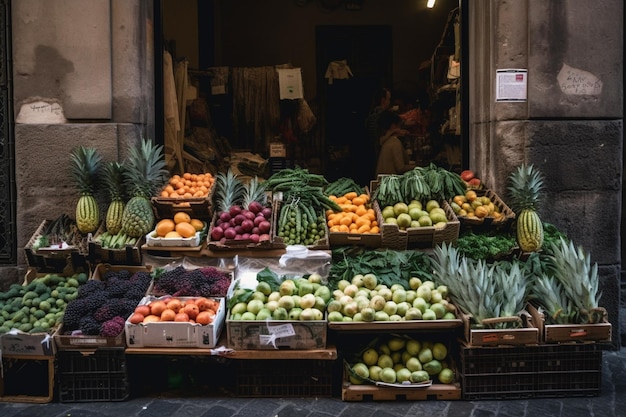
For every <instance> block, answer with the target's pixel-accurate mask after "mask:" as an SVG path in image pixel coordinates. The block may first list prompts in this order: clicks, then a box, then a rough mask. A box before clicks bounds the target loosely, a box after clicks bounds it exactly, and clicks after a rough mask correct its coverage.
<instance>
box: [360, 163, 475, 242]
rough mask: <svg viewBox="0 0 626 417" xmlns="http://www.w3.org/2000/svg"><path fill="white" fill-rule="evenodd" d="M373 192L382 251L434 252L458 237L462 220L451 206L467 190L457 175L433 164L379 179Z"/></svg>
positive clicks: (371, 185) (374, 185)
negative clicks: (386, 249)
mask: <svg viewBox="0 0 626 417" xmlns="http://www.w3.org/2000/svg"><path fill="white" fill-rule="evenodd" d="M370 189H371V190H372V191H371V192H372V198H373V199H374V204H375V205H378V207H377V216H378V220H379V224H380V225H381V230H382V246H383V247H388V248H392V249H415V248H431V247H434V246H436V245H438V244H440V243H442V242H454V241H455V240H456V239H457V237H458V236H459V230H460V223H459V220H458V219H457V217H456V214H455V213H454V211H453V210H452V208H451V207H450V205H449V204H448V200H449V199H451V198H452V197H453V196H454V195H456V194H457V193H458V192H460V190H465V183H464V182H463V181H462V180H461V178H460V177H459V175H458V174H456V173H453V172H450V171H447V170H445V169H443V168H439V167H436V166H434V165H432V164H431V165H430V166H428V167H416V168H414V169H412V170H410V171H407V172H406V173H404V174H402V175H380V176H379V177H378V179H377V180H376V181H372V182H371V183H370Z"/></svg>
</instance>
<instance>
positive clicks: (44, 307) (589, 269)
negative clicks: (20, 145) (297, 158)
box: [0, 143, 611, 402]
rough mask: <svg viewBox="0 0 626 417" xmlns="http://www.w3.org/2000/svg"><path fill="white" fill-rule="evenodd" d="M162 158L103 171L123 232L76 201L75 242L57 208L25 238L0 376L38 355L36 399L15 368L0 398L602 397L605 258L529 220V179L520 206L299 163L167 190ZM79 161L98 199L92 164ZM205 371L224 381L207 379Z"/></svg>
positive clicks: (454, 186)
mask: <svg viewBox="0 0 626 417" xmlns="http://www.w3.org/2000/svg"><path fill="white" fill-rule="evenodd" d="M158 153H159V149H158V147H157V148H152V147H150V145H148V144H146V143H142V144H141V147H140V148H138V149H136V150H135V151H133V152H131V155H132V157H133V158H134V159H133V161H134V162H132V163H129V164H128V165H129V167H128V168H127V170H126V171H124V170H122V169H121V168H120V166H117V165H110V166H109V167H108V170H107V171H106V172H109V174H107V177H106V178H108V179H107V187H108V190H109V195H110V198H111V203H112V204H113V202H117V201H119V199H118V197H119V195H120V192H119V187H120V186H121V184H123V180H122V178H126V179H127V181H129V182H130V183H131V184H133V187H130V189H131V190H133V195H134V196H133V197H132V199H131V200H133V199H134V200H135V201H134V203H132V204H131V202H130V200H129V201H128V202H127V203H126V207H125V208H124V209H123V210H121V213H118V214H120V215H121V218H120V219H119V225H120V226H119V229H118V228H117V227H116V226H114V224H115V222H114V221H113V218H112V217H113V215H114V212H115V211H118V212H119V211H120V208H119V207H116V206H113V208H112V209H111V210H112V211H111V213H110V215H111V218H109V214H107V216H106V217H107V218H106V221H103V222H96V224H95V225H94V224H93V223H94V222H93V221H92V220H93V219H91V217H93V216H94V213H95V212H96V211H97V210H96V208H94V206H92V205H91V201H89V199H83V198H82V197H81V199H80V200H79V202H78V203H77V212H76V229H77V230H78V232H76V230H75V229H74V228H73V227H72V231H73V234H72V235H71V237H70V238H68V237H67V236H68V235H65V234H63V233H62V227H61V226H60V225H62V224H64V222H66V221H67V219H66V217H67V216H66V215H65V217H62V218H61V217H60V219H57V220H53V221H46V222H45V223H44V224H42V226H41V227H40V228H39V229H38V230H37V231H35V234H34V235H33V237H32V239H31V241H30V242H29V245H28V246H27V248H25V250H26V251H27V253H30V255H31V256H30V257H29V258H28V259H29V262H30V261H31V259H32V260H33V262H35V261H37V262H36V263H33V264H32V265H29V266H30V267H31V268H30V270H29V273H28V274H27V276H26V277H25V280H24V282H23V283H20V284H14V285H12V286H11V288H9V289H8V290H7V291H6V292H4V293H0V301H1V302H2V307H3V310H2V316H1V317H2V323H0V324H1V325H2V327H0V342H1V343H2V360H3V368H4V369H6V370H11V369H16V368H15V367H14V366H13V364H14V361H16V360H20V361H27V362H33V363H35V362H36V363H37V364H40V363H41V361H43V365H44V369H43V370H44V372H47V374H46V377H45V378H43V379H46V382H47V383H48V385H47V390H44V391H45V392H42V390H41V389H40V390H39V391H38V392H36V393H35V392H29V391H28V387H23V389H24V390H25V392H21V393H16V392H13V391H14V390H13V388H14V387H16V386H17V384H16V383H15V382H14V379H15V378H20V376H19V375H17V376H16V375H13V374H12V373H11V372H8V373H6V374H5V375H4V376H3V377H2V378H0V401H31V402H49V401H52V400H53V397H54V398H58V399H59V400H60V401H64V402H80V401H123V400H125V399H127V398H129V396H131V395H132V394H131V393H133V394H135V395H142V394H145V392H138V391H137V389H144V390H145V389H149V388H153V389H174V388H176V387H180V386H181V384H185V383H186V384H194V383H196V384H197V385H198V387H199V388H200V389H205V390H209V389H211V390H214V391H212V392H217V393H218V394H221V395H223V394H224V393H227V394H228V395H236V396H296V395H298V396H341V398H342V399H343V400H344V401H365V400H379V401H387V400H398V399H402V400H430V399H440V400H455V399H466V400H475V399H506V398H537V397H541V396H562V395H571V396H593V395H598V393H599V390H600V379H601V378H600V377H601V364H602V361H601V359H602V349H603V346H604V344H605V343H608V342H610V338H611V324H610V322H609V321H608V318H607V317H606V311H605V310H604V309H603V308H602V307H601V306H599V305H598V304H597V303H598V298H599V295H598V293H597V285H598V283H597V266H594V265H591V264H590V262H589V256H588V255H586V254H585V253H584V252H583V251H582V249H581V248H578V247H576V246H575V245H574V244H573V242H571V241H569V240H567V238H566V237H565V236H564V235H563V234H562V233H560V232H558V230H556V228H555V227H553V226H551V225H550V224H548V223H542V222H541V220H540V219H539V218H538V215H537V213H536V212H535V211H534V209H533V207H535V205H536V204H537V202H538V199H539V191H540V190H541V176H540V174H539V173H538V172H537V171H536V170H533V169H532V167H520V168H519V169H518V170H517V171H516V172H514V173H513V174H512V176H511V184H512V185H511V189H510V196H511V199H510V203H511V206H512V207H513V209H511V208H509V206H508V205H507V204H506V203H505V202H504V198H502V197H501V196H498V195H496V194H495V193H494V192H493V191H492V190H489V189H484V188H476V187H477V186H478V185H477V184H480V186H482V183H481V182H480V181H479V180H478V181H473V182H472V183H470V182H469V181H466V180H468V179H473V177H472V178H470V177H469V175H468V173H467V172H464V177H465V179H466V180H464V179H463V178H462V177H461V176H459V175H458V174H455V173H452V172H449V171H446V170H444V169H442V168H438V167H435V166H433V165H431V166H429V167H420V168H416V169H415V170H413V171H412V172H410V173H407V174H405V175H402V176H379V177H378V178H376V179H375V180H373V181H372V182H371V184H370V187H369V188H367V187H360V186H359V185H357V184H356V183H354V181H352V180H351V179H348V178H341V179H339V180H337V181H335V182H333V183H329V182H328V181H326V180H325V179H324V178H323V177H322V176H320V175H316V174H311V173H309V172H308V171H307V170H304V169H300V168H295V169H285V170H282V171H279V172H277V173H275V174H273V175H272V176H271V177H270V178H268V179H267V180H265V181H258V179H256V178H255V179H252V180H248V181H243V180H242V179H240V178H238V177H237V176H236V175H234V174H233V173H232V172H230V171H229V172H226V173H218V174H217V175H215V176H210V175H209V174H189V173H185V174H184V175H182V176H179V175H176V176H172V177H169V180H167V181H163V180H162V179H161V180H158V178H160V177H159V176H158V175H154V171H155V170H156V171H159V170H162V169H163V168H162V166H160V164H158V163H157V162H155V161H157V160H158V158H156V157H155V155H157V154H158ZM73 160H74V164H75V171H76V176H77V178H78V179H79V183H80V184H82V186H81V187H79V189H80V191H81V193H82V195H83V196H84V195H85V194H87V195H88V194H89V193H91V194H93V193H94V192H95V191H96V190H95V189H93V188H90V187H87V185H86V184H90V182H89V181H87V180H86V179H85V175H87V174H85V173H91V174H92V175H95V174H94V172H96V171H95V169H94V165H97V164H98V163H99V160H98V158H97V156H96V155H94V154H93V153H92V152H90V151H87V150H84V149H83V150H81V151H80V152H77V153H76V154H75V156H74V159H73ZM89 167H90V168H89ZM88 168H89V169H88ZM146 170H147V171H148V172H146ZM122 171H123V172H125V173H126V174H122V173H121V172H122ZM124 175H125V177H124ZM120 176H121V177H120ZM139 177H141V178H144V179H146V183H144V184H143V187H137V186H136V180H137V178H139ZM148 179H151V180H148ZM151 181H152V182H151ZM186 181H188V182H186ZM200 184H201V185H200ZM192 186H193V187H194V193H193V194H192V193H191V190H192V189H191V187H192ZM115 190H117V191H115ZM176 190H181V191H176ZM196 193H197V194H196ZM116 204H117V203H116ZM145 204H148V205H149V207H150V210H149V212H148V211H146V207H145ZM516 213H520V214H522V215H523V216H522V220H520V218H519V216H517V218H516ZM79 218H80V227H78V224H79V221H78V220H79ZM48 223H53V224H55V227H57V229H58V230H56V232H55V233H54V235H55V242H53V243H51V242H50V238H49V236H47V235H46V234H45V231H46V230H52V229H50V228H46V227H45V226H47V224H48ZM81 229H82V230H81ZM87 230H89V231H87ZM76 236H79V237H80V236H83V240H82V241H80V242H77V241H76V240H75V239H76ZM64 239H65V240H64ZM71 239H74V240H71ZM57 240H63V242H64V245H65V246H63V245H57V242H56V241H57ZM78 240H80V238H79V239H78ZM85 242H86V243H87V244H85ZM53 244H54V245H57V246H55V247H52V246H51V245H53ZM546 255H548V256H546ZM49 258H51V259H54V260H55V261H57V262H56V263H46V262H43V260H48V259H49ZM81 258H82V259H81ZM59 259H60V260H63V261H64V262H60V261H59ZM78 260H80V262H79V261H78ZM529 277H531V278H532V279H529ZM564 277H567V280H568V281H567V282H569V283H570V284H566V281H564V280H563V279H564ZM572 283H573V284H572ZM43 347H48V349H47V350H42V349H43ZM12 361H13V362H12ZM54 363H56V368H55V367H50V368H48V367H47V366H49V365H50V364H54ZM157 369H158V370H157ZM216 369H217V370H218V371H219V372H220V373H219V374H220V375H224V374H228V377H227V378H224V379H223V380H220V381H213V382H212V384H209V385H210V386H209V387H207V386H205V385H206V381H205V383H204V385H203V384H200V383H198V381H199V378H200V377H199V375H198V372H207V371H208V370H216ZM183 370H186V371H183ZM184 372H187V373H188V374H186V375H185V374H183V373H184ZM146 373H147V374H146ZM152 373H154V375H152ZM12 378H13V379H12ZM151 378H154V381H161V383H160V384H159V383H156V382H155V383H154V386H152V385H151V384H147V386H149V387H148V388H146V382H145V381H146V380H151ZM137 381H139V382H137ZM181 381H186V382H181ZM194 381H195V382H194ZM53 387H55V391H54V392H56V393H57V394H56V396H53V395H52V393H53ZM133 389H135V391H133ZM205 394H206V392H205Z"/></svg>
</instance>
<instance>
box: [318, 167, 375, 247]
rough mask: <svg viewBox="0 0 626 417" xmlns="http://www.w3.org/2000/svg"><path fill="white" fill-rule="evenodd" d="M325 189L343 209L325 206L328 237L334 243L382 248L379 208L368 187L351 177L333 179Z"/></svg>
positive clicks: (333, 245)
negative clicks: (377, 210) (372, 199)
mask: <svg viewBox="0 0 626 417" xmlns="http://www.w3.org/2000/svg"><path fill="white" fill-rule="evenodd" d="M324 193H325V194H326V195H327V196H328V198H329V199H331V200H333V201H334V202H336V203H337V205H339V207H341V209H342V210H341V211H340V212H336V211H333V210H326V213H325V214H326V223H327V225H328V241H329V244H330V246H331V247H336V246H344V245H359V246H365V247H369V248H379V247H380V245H381V231H380V227H379V225H378V218H377V217H376V211H375V210H374V206H373V204H372V201H371V196H370V194H369V193H368V192H367V189H366V188H364V187H361V186H360V185H359V184H357V183H356V182H355V181H354V180H353V179H351V178H345V177H343V178H339V179H338V180H336V181H334V182H332V183H330V184H329V185H328V186H327V187H326V188H325V189H324Z"/></svg>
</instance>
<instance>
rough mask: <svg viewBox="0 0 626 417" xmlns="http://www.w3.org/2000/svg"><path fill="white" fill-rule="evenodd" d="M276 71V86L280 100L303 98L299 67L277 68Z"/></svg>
mask: <svg viewBox="0 0 626 417" xmlns="http://www.w3.org/2000/svg"><path fill="white" fill-rule="evenodd" d="M276 71H278V87H279V90H280V99H281V100H285V99H287V100H296V99H299V98H304V93H303V91H302V72H301V71H300V68H279V69H277V70H276Z"/></svg>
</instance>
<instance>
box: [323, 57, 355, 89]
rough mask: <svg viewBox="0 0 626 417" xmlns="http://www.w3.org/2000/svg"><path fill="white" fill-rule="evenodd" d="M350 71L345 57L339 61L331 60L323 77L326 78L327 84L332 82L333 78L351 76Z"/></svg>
mask: <svg viewBox="0 0 626 417" xmlns="http://www.w3.org/2000/svg"><path fill="white" fill-rule="evenodd" d="M352 75H353V74H352V71H351V70H350V67H349V66H348V62H347V61H346V60H345V59H342V60H341V61H332V62H331V63H330V64H328V67H327V68H326V75H324V78H327V79H328V84H332V83H333V80H346V79H348V78H350V77H352Z"/></svg>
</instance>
